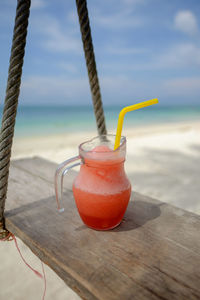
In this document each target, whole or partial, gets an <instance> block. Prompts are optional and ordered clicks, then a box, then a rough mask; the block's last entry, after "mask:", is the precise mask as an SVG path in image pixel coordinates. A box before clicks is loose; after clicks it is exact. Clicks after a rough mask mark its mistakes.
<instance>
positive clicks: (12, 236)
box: [0, 232, 47, 300]
mask: <svg viewBox="0 0 200 300" xmlns="http://www.w3.org/2000/svg"><path fill="white" fill-rule="evenodd" d="M10 237H11V239H10ZM12 240H14V242H15V246H16V248H17V251H18V252H19V255H20V256H21V259H22V260H23V262H24V263H25V265H26V266H27V267H28V268H29V269H31V270H32V271H33V272H34V273H35V275H36V276H38V277H40V278H43V279H44V292H43V296H42V300H44V298H45V295H46V286H47V284H46V276H45V270H44V264H43V262H42V261H41V264H42V272H43V275H42V274H41V273H40V272H38V271H37V270H35V269H33V268H32V267H31V266H30V265H29V264H28V263H27V262H26V260H25V259H24V257H23V255H22V253H21V251H20V249H19V246H18V243H17V239H16V237H15V236H14V234H12V233H11V232H9V234H8V235H7V236H6V237H5V238H3V239H0V241H1V242H3V241H9V242H10V241H12Z"/></svg>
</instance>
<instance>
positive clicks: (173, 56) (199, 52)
mask: <svg viewBox="0 0 200 300" xmlns="http://www.w3.org/2000/svg"><path fill="white" fill-rule="evenodd" d="M198 66H200V48H199V47H197V46H196V45H194V44H191V43H185V44H179V45H175V46H172V47H171V48H169V49H168V51H166V52H165V53H163V54H161V55H160V56H158V58H157V60H156V61H155V68H172V69H173V68H176V67H198Z"/></svg>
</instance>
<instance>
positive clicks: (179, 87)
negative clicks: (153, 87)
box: [163, 77, 200, 103]
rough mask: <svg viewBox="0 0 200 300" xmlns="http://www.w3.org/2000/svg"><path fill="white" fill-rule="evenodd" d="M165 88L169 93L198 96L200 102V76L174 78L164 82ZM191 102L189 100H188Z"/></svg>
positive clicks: (191, 97)
mask: <svg viewBox="0 0 200 300" xmlns="http://www.w3.org/2000/svg"><path fill="white" fill-rule="evenodd" d="M163 90H165V91H166V93H167V94H168V95H172V96H183V97H186V96H187V97H188V100H193V97H195V96H196V97H198V99H199V103H200V77H188V78H173V79H169V80H166V81H165V82H164V83H163ZM188 102H189V101H188Z"/></svg>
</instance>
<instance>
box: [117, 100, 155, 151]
mask: <svg viewBox="0 0 200 300" xmlns="http://www.w3.org/2000/svg"><path fill="white" fill-rule="evenodd" d="M156 103H158V99H157V98H155V99H151V100H148V101H145V102H140V103H137V104H134V105H130V106H126V107H124V108H123V109H122V110H121V111H120V113H119V119H118V124H117V132H116V138H115V146H114V150H116V149H117V148H118V147H119V146H120V140H121V134H122V126H123V121H124V116H125V114H126V113H127V112H128V111H132V110H136V109H140V108H143V107H146V106H149V105H153V104H156Z"/></svg>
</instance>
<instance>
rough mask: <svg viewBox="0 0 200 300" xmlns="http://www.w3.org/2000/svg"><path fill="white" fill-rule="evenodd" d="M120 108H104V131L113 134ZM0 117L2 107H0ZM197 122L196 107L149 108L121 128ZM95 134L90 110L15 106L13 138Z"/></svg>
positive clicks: (132, 115) (127, 118)
mask: <svg viewBox="0 0 200 300" xmlns="http://www.w3.org/2000/svg"><path fill="white" fill-rule="evenodd" d="M122 108H123V106H109V107H104V113H105V117H106V125H107V130H108V132H110V133H114V132H115V130H116V127H117V120H118V115H119V112H120V110H121V109H122ZM0 113H1V114H0V116H2V107H0ZM195 120H200V106H182V107H180V106H166V107H164V106H152V107H146V108H143V109H141V110H138V111H134V112H131V113H128V114H127V115H126V116H125V120H124V126H126V127H134V126H135V127H139V126H145V125H146V126H148V125H152V124H159V123H171V122H183V121H195ZM90 130H96V123H95V117H94V113H93V109H92V106H90V107H89V106H82V107H77V106H22V105H21V106H19V108H18V113H17V120H16V130H15V135H16V136H23V137H25V136H35V135H49V134H59V133H67V132H70V133H71V132H74V133H75V132H77V131H90Z"/></svg>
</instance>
